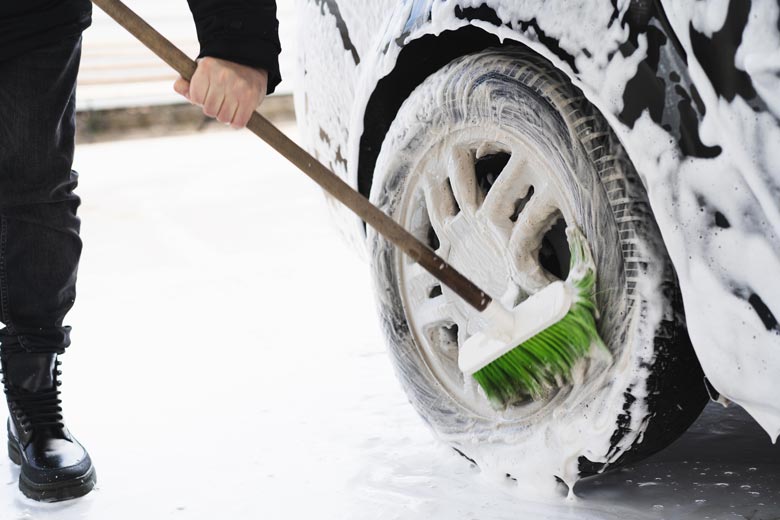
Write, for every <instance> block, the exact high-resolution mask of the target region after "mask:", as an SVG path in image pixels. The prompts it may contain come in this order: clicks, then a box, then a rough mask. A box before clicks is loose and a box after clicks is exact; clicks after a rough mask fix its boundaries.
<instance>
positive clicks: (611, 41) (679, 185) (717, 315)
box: [315, 0, 780, 438]
mask: <svg viewBox="0 0 780 520" xmlns="http://www.w3.org/2000/svg"><path fill="white" fill-rule="evenodd" d="M322 1H325V0H322ZM330 3H335V2H330ZM338 3H339V5H340V6H341V10H342V11H344V6H345V5H347V4H350V2H346V1H344V0H341V1H340V2H338ZM370 3H371V2H368V4H370ZM382 5H383V7H382V12H381V13H379V14H380V15H381V18H382V19H383V20H384V23H383V27H382V30H381V31H376V35H375V36H373V37H372V38H368V37H366V38H364V42H365V43H364V46H363V48H362V49H357V50H356V52H357V53H358V54H359V55H360V63H359V64H357V65H356V66H355V69H354V77H353V78H352V79H353V80H354V82H355V88H354V91H353V92H352V93H351V99H350V101H349V106H344V107H342V110H343V113H348V114H349V117H348V123H347V125H346V128H345V129H344V134H345V139H346V143H345V144H344V146H345V148H346V153H347V155H346V168H345V169H344V171H343V175H344V176H345V178H346V179H347V180H348V181H349V182H350V184H351V185H352V186H354V187H358V188H360V189H361V191H363V192H364V193H366V194H367V193H368V191H370V185H371V183H372V182H373V181H376V179H373V178H372V177H371V174H372V172H373V163H372V162H371V157H372V156H373V158H374V159H375V157H376V154H378V146H380V145H381V137H382V132H381V127H380V129H379V131H377V130H376V129H374V128H372V127H371V126H370V125H374V124H376V122H377V121H376V119H377V118H376V117H375V114H385V115H386V116H387V117H388V118H389V119H390V120H392V116H393V115H394V113H392V110H389V109H388V106H384V105H383V103H385V104H386V102H385V100H384V99H382V98H381V96H380V97H378V95H377V92H380V90H381V87H382V85H383V82H388V81H389V82H392V81H397V79H395V80H394V78H403V77H404V76H405V75H408V73H409V72H408V71H407V70H403V69H399V68H398V64H399V63H400V62H401V61H403V59H404V53H405V52H410V49H413V48H414V45H415V43H419V42H421V41H423V40H424V39H425V38H428V39H431V38H442V37H445V36H446V35H448V34H453V33H457V32H458V31H460V30H464V29H465V28H468V27H472V28H477V29H479V30H480V31H482V32H484V33H485V34H489V35H492V37H494V38H495V42H496V44H498V45H501V44H520V45H525V46H527V47H529V48H531V49H533V50H534V51H536V52H537V53H539V54H540V55H541V56H543V57H545V58H546V59H548V60H549V61H550V62H551V63H552V64H553V65H554V66H556V67H557V68H559V69H560V70H561V71H563V72H564V73H565V74H566V75H567V76H568V77H569V78H570V79H571V81H572V82H573V83H574V84H575V85H576V86H577V87H578V88H580V89H581V90H582V92H583V94H584V95H585V96H586V97H587V98H588V99H589V100H590V101H591V102H592V103H593V104H594V105H595V106H596V107H597V108H598V109H599V110H600V111H601V112H602V113H603V115H604V116H605V117H606V119H607V120H608V121H609V123H610V124H611V126H612V128H613V129H614V131H615V133H616V134H617V136H618V137H619V139H620V140H621V142H622V143H623V145H624V148H625V149H626V151H627V153H628V155H629V156H630V158H631V160H632V161H633V163H634V165H635V166H636V168H637V170H638V172H639V174H640V177H641V178H642V181H643V182H644V184H645V187H646V189H647V192H648V196H649V200H650V203H651V206H652V209H653V211H654V214H655V217H656V220H657V222H658V225H659V227H660V229H661V233H662V235H663V238H664V241H665V245H666V248H667V250H668V251H669V254H670V256H671V258H672V261H673V263H674V265H675V268H676V270H677V273H678V276H679V280H680V286H681V290H682V294H683V299H684V302H685V308H686V314H687V319H688V328H689V333H690V335H691V339H692V341H693V344H694V346H695V348H696V352H697V355H698V357H699V359H700V361H701V363H702V366H703V368H704V370H705V373H706V374H707V377H708V379H709V380H710V382H711V383H712V385H713V386H714V387H715V388H716V389H717V390H718V391H719V392H720V393H721V395H722V396H724V397H725V398H726V399H728V400H731V401H735V402H737V403H739V404H741V405H742V406H743V407H745V408H746V409H747V410H748V411H749V412H750V413H751V414H752V415H753V416H754V417H755V418H756V419H757V420H758V421H759V422H760V423H761V424H762V426H764V428H765V429H766V430H767V431H768V432H769V434H770V435H771V436H772V437H773V438H776V437H777V436H778V434H780V404H778V403H777V402H776V400H775V399H774V394H776V393H777V391H778V390H780V384H779V383H777V382H775V379H776V378H775V377H774V374H776V373H780V325H778V320H777V318H776V316H778V315H780V314H779V313H780V276H778V273H780V166H779V165H780V150H778V149H779V148H780V147H778V146H777V143H780V43H779V42H780V35H779V33H780V21H778V19H779V18H780V5H779V4H778V2H777V0H754V1H753V2H742V1H740V0H732V1H731V2H721V1H714V0H708V1H699V2H694V1H668V0H667V1H663V2H660V1H658V0H639V1H637V0H634V1H626V0H624V1H620V0H602V1H599V2H594V1H592V0H580V1H568V0H567V1H564V0H545V1H542V0H536V1H523V2H518V1H511V0H485V1H481V2H473V1H467V0H435V1H434V0H407V1H405V2H400V3H395V4H393V3H391V2H385V3H384V4H382ZM364 9H365V10H371V8H370V7H365V8H364ZM377 9H378V8H377ZM373 16H377V12H374V14H373ZM418 66H419V65H418ZM431 72H433V71H431ZM421 81H422V80H421ZM393 86H394V85H392V84H391V85H390V87H391V88H390V89H389V90H392V87H393ZM406 87H407V88H408V87H409V85H407V86H406ZM412 87H413V85H412ZM389 108H392V105H391V106H390V107H389ZM315 148H316V146H315ZM357 227H359V225H358V226H357ZM353 229H354V228H353Z"/></svg>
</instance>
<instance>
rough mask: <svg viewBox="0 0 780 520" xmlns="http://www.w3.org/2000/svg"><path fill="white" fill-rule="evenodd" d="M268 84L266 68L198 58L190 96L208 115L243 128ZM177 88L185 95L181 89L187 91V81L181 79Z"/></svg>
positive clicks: (261, 98)
mask: <svg viewBox="0 0 780 520" xmlns="http://www.w3.org/2000/svg"><path fill="white" fill-rule="evenodd" d="M181 81H182V82H183V81H184V80H181ZM185 83H186V82H185ZM267 84H268V73H267V72H266V71H264V70H260V69H254V68H252V67H247V66H244V65H240V64H237V63H232V62H229V61H225V60H220V59H217V58H209V57H206V58H203V59H202V60H200V61H198V67H197V69H196V70H195V74H194V75H193V76H192V81H191V82H190V84H189V91H188V95H189V97H188V99H189V100H190V102H191V103H193V104H195V105H199V106H201V107H202V108H203V113H204V114H206V115H207V116H209V117H216V118H217V119H218V120H219V121H221V122H222V123H225V124H229V125H231V126H233V127H234V128H243V127H245V126H246V124H247V122H249V118H250V117H251V116H252V112H254V111H255V109H256V108H257V107H258V106H259V105H260V103H261V102H262V101H263V99H264V98H265V92H266V87H267ZM174 88H175V89H176V91H177V92H179V93H180V94H182V95H184V94H183V93H182V92H180V90H179V89H181V90H182V91H183V90H184V88H185V85H184V84H182V83H181V82H179V81H177V82H176V84H175V85H174Z"/></svg>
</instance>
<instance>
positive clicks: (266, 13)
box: [187, 0, 282, 94]
mask: <svg viewBox="0 0 780 520" xmlns="http://www.w3.org/2000/svg"><path fill="white" fill-rule="evenodd" d="M187 1H188V2H189V4H190V10H191V11H192V16H193V18H194V19H195V27H196V29H197V31H198V40H199V41H200V57H203V56H211V57H212V58H221V59H224V60H229V61H233V62H236V63H240V64H242V65H249V66H250V67H259V68H263V69H265V70H267V71H268V94H270V93H272V92H273V91H274V89H275V88H276V86H277V85H278V84H279V83H280V82H281V81H282V77H281V75H280V74H279V53H280V52H281V45H280V44H279V22H278V21H277V20H276V1H275V0H187Z"/></svg>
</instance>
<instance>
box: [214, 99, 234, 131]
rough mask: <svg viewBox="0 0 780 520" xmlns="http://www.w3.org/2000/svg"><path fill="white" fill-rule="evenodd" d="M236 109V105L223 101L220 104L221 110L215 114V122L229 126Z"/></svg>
mask: <svg viewBox="0 0 780 520" xmlns="http://www.w3.org/2000/svg"><path fill="white" fill-rule="evenodd" d="M237 109H238V104H237V103H231V102H229V101H228V100H225V101H224V102H223V103H222V108H221V109H220V110H219V112H218V113H217V121H219V122H220V123H225V124H226V125H229V124H231V123H232V122H233V120H234V119H235V116H236V110H237Z"/></svg>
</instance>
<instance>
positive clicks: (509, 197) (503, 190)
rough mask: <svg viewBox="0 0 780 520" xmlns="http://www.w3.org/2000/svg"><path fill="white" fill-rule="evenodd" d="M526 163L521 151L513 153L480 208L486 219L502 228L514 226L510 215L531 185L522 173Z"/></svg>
mask: <svg viewBox="0 0 780 520" xmlns="http://www.w3.org/2000/svg"><path fill="white" fill-rule="evenodd" d="M526 164H527V161H526V159H525V158H524V157H522V156H521V155H520V154H519V153H516V154H512V157H511V158H510V159H509V162H508V163H507V165H506V166H505V167H504V169H503V170H502V171H501V174H500V175H499V176H498V178H497V179H496V182H495V183H493V186H491V188H490V191H489V192H488V194H487V196H486V197H485V201H484V202H483V203H482V207H481V208H480V210H479V211H480V212H481V213H482V214H483V215H484V217H485V218H486V219H488V220H489V221H490V222H492V223H493V224H494V225H496V226H498V227H499V228H501V229H504V230H507V231H509V230H510V229H511V228H512V226H513V223H512V221H511V220H510V217H511V216H512V214H513V212H514V209H515V202H516V201H517V199H519V198H522V197H523V196H525V194H526V193H527V192H528V189H529V187H530V184H529V183H528V182H527V181H525V180H524V179H523V178H522V175H521V174H520V173H521V170H522V168H523V167H524V166H525V165H526Z"/></svg>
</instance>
